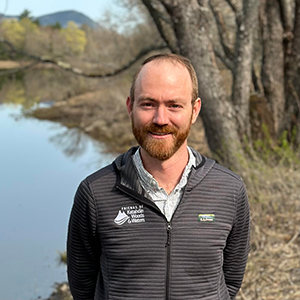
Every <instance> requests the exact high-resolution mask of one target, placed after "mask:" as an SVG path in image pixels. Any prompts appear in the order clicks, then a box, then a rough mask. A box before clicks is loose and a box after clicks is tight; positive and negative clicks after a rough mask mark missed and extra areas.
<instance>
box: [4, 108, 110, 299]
mask: <svg viewBox="0 0 300 300" xmlns="http://www.w3.org/2000/svg"><path fill="white" fill-rule="evenodd" d="M0 138H1V140H0V170H1V172H0V204H1V209H0V254H1V255H0V266H1V267H0V300H2V299H5V300H28V299H37V298H38V297H41V298H46V297H49V296H50V294H51V292H52V291H53V285H54V283H55V282H63V281H66V267H65V266H63V265H59V264H58V256H59V255H58V253H59V251H64V250H65V244H66V235H67V225H68V218H69V214H70V210H71V206H72V202H73V196H74V193H75V191H76V188H77V186H78V184H79V183H80V181H81V180H82V179H83V178H84V177H86V176H87V175H88V174H90V173H92V172H94V171H95V170H97V169H98V168H100V167H102V166H104V165H105V164H107V163H109V162H110V161H112V159H113V156H112V155H108V154H104V153H103V152H101V146H100V145H99V144H98V143H96V142H94V141H92V140H91V139H89V138H88V137H87V136H85V135H83V134H81V133H79V132H77V131H76V130H67V129H66V128H64V127H62V126H60V125H58V124H54V123H51V122H48V121H38V120H35V119H33V118H25V117H23V115H22V112H21V108H20V106H17V105H6V104H0ZM75 144H77V147H74V145H75Z"/></svg>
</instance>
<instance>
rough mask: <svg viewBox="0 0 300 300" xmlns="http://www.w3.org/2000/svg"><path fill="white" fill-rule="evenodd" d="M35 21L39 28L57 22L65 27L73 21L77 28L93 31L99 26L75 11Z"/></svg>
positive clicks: (16, 17)
mask: <svg viewBox="0 0 300 300" xmlns="http://www.w3.org/2000/svg"><path fill="white" fill-rule="evenodd" d="M2 18H3V19H18V16H7V15H2V14H0V19H2ZM35 19H37V20H39V22H40V25H41V26H48V25H54V24H55V23H57V22H58V23H60V25H61V26H62V27H66V26H67V25H68V22H69V21H73V22H75V23H76V24H77V25H79V26H81V25H83V24H86V25H88V26H89V27H91V28H93V29H95V28H97V27H98V26H99V25H98V24H97V23H96V22H94V21H93V20H92V19H91V18H89V17H88V16H86V15H84V14H83V13H80V12H77V11H75V10H66V11H59V12H56V13H52V14H47V15H43V16H40V17H36V18H35Z"/></svg>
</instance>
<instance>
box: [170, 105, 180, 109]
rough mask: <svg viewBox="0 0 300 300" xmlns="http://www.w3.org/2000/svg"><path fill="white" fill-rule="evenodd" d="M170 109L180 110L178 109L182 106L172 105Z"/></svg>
mask: <svg viewBox="0 0 300 300" xmlns="http://www.w3.org/2000/svg"><path fill="white" fill-rule="evenodd" d="M170 108H172V109H178V108H181V105H179V104H170Z"/></svg>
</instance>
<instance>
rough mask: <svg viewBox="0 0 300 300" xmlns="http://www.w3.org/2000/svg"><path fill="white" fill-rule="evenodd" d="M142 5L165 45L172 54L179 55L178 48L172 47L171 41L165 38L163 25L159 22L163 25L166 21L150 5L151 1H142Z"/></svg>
mask: <svg viewBox="0 0 300 300" xmlns="http://www.w3.org/2000/svg"><path fill="white" fill-rule="evenodd" d="M142 2H143V4H144V5H145V6H146V8H147V9H148V11H149V14H150V15H151V17H152V19H153V21H154V23H155V25H156V27H157V30H158V32H159V33H160V35H161V37H162V39H163V40H164V41H165V43H166V44H167V45H168V47H169V48H170V50H171V52H172V53H179V50H178V47H176V46H174V45H172V43H171V41H170V40H169V38H168V37H167V34H166V32H165V29H164V27H163V24H162V22H161V20H163V21H164V22H165V23H169V22H166V19H165V18H164V17H163V16H162V14H161V12H159V11H158V10H157V9H156V8H155V7H154V6H153V4H152V2H151V0H142Z"/></svg>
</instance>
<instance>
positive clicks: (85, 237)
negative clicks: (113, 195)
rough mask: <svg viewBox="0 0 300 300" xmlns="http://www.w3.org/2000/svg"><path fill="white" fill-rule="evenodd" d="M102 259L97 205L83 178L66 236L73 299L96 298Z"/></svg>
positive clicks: (85, 299)
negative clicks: (100, 260) (98, 234)
mask: <svg viewBox="0 0 300 300" xmlns="http://www.w3.org/2000/svg"><path fill="white" fill-rule="evenodd" d="M99 258H100V243H99V239H98V237H97V218H96V206H95V202H94V199H93V197H92V193H91V191H90V189H89V186H88V184H87V183H86V182H85V181H83V182H82V183H81V184H80V186H79V187H78V189H77V192H76V195H75V199H74V204H73V208H72V211H71V216H70V221H69V229H68V239H67V265H68V280H69V284H70V289H71V293H72V295H73V298H74V300H83V299H84V300H87V299H90V300H91V299H94V294H95V288H96V282H97V277H98V272H99Z"/></svg>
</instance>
